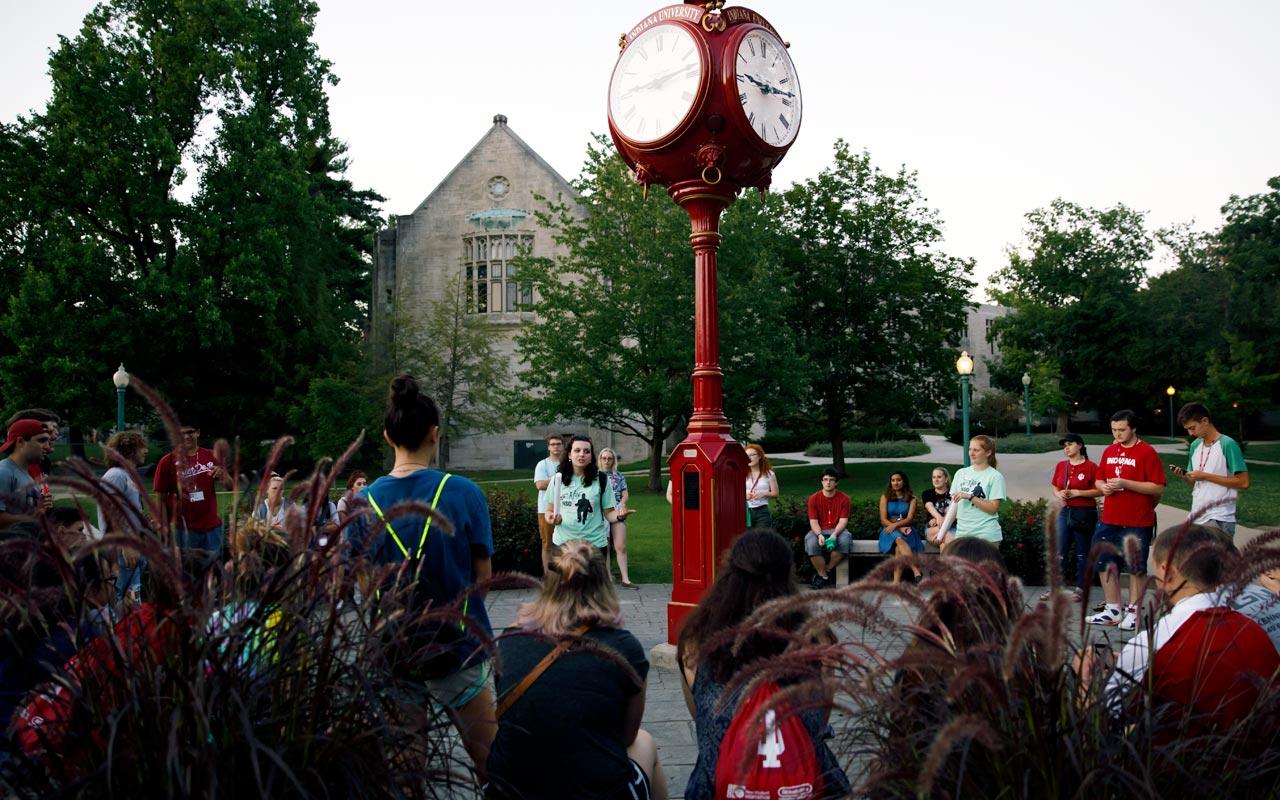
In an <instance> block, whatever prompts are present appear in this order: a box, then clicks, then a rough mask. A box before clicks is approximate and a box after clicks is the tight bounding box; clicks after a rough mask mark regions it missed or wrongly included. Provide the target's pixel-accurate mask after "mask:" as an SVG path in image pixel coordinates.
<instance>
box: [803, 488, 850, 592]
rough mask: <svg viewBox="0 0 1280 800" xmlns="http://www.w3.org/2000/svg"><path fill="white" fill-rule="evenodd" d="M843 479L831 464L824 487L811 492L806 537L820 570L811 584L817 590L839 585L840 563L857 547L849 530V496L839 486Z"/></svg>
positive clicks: (807, 547) (806, 546)
mask: <svg viewBox="0 0 1280 800" xmlns="http://www.w3.org/2000/svg"><path fill="white" fill-rule="evenodd" d="M839 481H840V476H838V475H836V471H835V470H834V469H831V468H830V467H828V468H827V469H825V470H823V471H822V489H821V490H820V491H817V492H814V493H813V494H811V495H809V532H808V533H806V534H805V536H804V552H805V554H806V555H808V556H809V562H810V563H812V564H813V568H814V569H815V570H817V572H816V574H815V575H814V576H813V580H812V581H811V582H810V583H809V585H810V586H812V587H813V588H815V589H821V588H822V587H824V586H834V585H835V583H836V566H837V565H838V564H839V563H840V562H841V561H843V560H845V559H846V558H848V556H849V551H850V550H852V549H853V534H851V533H849V530H848V528H849V495H847V494H845V493H844V492H842V491H840V490H839V489H837V488H836V484H837V483H839ZM828 558H830V561H829V562H828Z"/></svg>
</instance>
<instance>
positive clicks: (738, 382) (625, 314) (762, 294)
mask: <svg viewBox="0 0 1280 800" xmlns="http://www.w3.org/2000/svg"><path fill="white" fill-rule="evenodd" d="M574 189H575V191H577V192H578V194H579V198H580V200H578V201H577V202H575V201H574V200H573V199H566V198H551V199H549V200H548V202H547V207H546V208H545V209H542V210H539V211H536V212H535V213H536V215H537V217H538V220H539V222H540V223H541V224H542V225H544V226H546V227H547V228H549V229H550V230H552V231H554V233H555V239H556V242H557V243H558V244H559V245H561V246H562V247H563V248H564V253H565V255H564V256H563V257H562V258H534V257H524V258H521V259H519V260H518V261H517V269H518V270H519V271H520V274H521V275H522V276H524V277H526V278H527V279H528V280H529V281H530V283H531V284H532V285H533V287H534V290H535V294H534V298H535V303H534V309H533V310H534V311H536V313H537V314H538V316H539V321H538V323H537V324H536V325H529V326H526V327H524V328H523V329H521V331H520V332H519V333H518V334H517V342H518V345H519V348H520V352H521V354H522V355H523V356H524V358H525V361H526V363H527V368H526V369H525V370H524V371H523V372H522V373H521V374H520V376H519V387H518V388H517V390H516V391H515V392H513V393H512V394H511V400H510V408H511V410H512V413H513V414H514V415H515V416H517V417H519V418H522V419H529V420H535V421H539V422H544V423H549V422H553V421H556V420H564V419H583V420H587V421H589V422H591V423H592V424H594V425H598V426H600V427H603V428H606V429H608V430H612V431H616V432H619V433H623V434H629V435H633V436H636V437H638V438H640V439H641V440H643V441H644V442H645V443H646V444H648V446H649V482H648V483H649V489H650V490H651V491H659V490H660V489H661V482H660V480H659V474H660V470H661V468H662V445H663V441H664V440H665V439H666V438H667V437H668V436H670V435H671V434H672V433H674V432H677V431H679V430H680V429H681V428H682V427H683V425H684V424H685V422H686V421H687V418H688V415H689V413H690V410H691V404H692V394H691V388H690V377H689V376H690V371H691V369H692V367H693V317H694V314H693V269H692V265H693V254H692V251H691V250H690V249H689V218H688V216H687V215H686V214H685V212H684V211H683V210H681V209H680V208H678V207H677V206H676V205H675V204H674V203H672V202H671V201H670V200H669V199H667V198H665V197H661V196H654V197H649V198H648V199H647V200H646V199H645V198H644V196H643V194H642V190H641V188H640V186H639V185H637V184H636V183H635V181H634V180H633V179H632V178H631V175H630V173H629V172H628V170H627V169H626V166H625V165H624V164H623V163H622V161H621V159H620V158H618V156H617V155H615V154H613V148H612V147H611V146H610V145H609V144H608V143H607V142H606V141H605V140H604V139H603V138H597V139H596V140H595V141H594V142H593V143H592V144H590V145H589V146H588V148H587V159H586V163H585V164H584V166H583V170H582V173H581V175H580V177H579V178H578V179H577V180H576V181H574ZM770 219H771V212H770V210H769V207H768V206H766V204H765V203H764V202H763V201H761V200H759V199H757V198H752V197H747V198H744V199H742V200H739V201H738V202H736V203H735V204H734V205H733V206H731V207H730V209H729V211H728V212H727V213H726V214H725V216H724V221H723V224H722V231H723V243H722V246H721V251H720V258H719V272H718V278H719V300H720V344H721V351H720V352H721V364H722V365H723V367H724V370H725V406H726V409H725V410H726V413H727V415H728V416H729V418H730V420H731V422H732V424H733V425H734V427H735V429H737V430H740V431H741V430H745V429H746V428H749V427H750V424H751V422H752V421H756V420H758V419H760V416H761V408H762V406H763V404H764V402H765V399H766V397H767V396H768V395H779V396H782V397H786V396H787V395H788V394H790V393H794V392H796V391H798V389H799V381H798V380H797V379H796V378H795V366H796V358H795V351H794V348H793V346H792V344H791V341H792V340H791V337H790V333H789V328H788V324H787V322H786V320H785V317H784V305H783V302H784V294H783V291H781V290H780V286H782V285H783V284H784V282H783V281H780V280H779V277H780V275H779V258H778V256H777V252H778V245H777V243H776V242H775V241H774V236H775V233H774V230H773V227H772V226H771V225H770Z"/></svg>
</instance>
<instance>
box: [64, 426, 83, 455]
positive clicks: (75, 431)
mask: <svg viewBox="0 0 1280 800" xmlns="http://www.w3.org/2000/svg"><path fill="white" fill-rule="evenodd" d="M67 442H68V444H70V445H71V455H73V456H75V457H76V458H78V459H80V460H81V461H87V460H88V456H87V455H86V454H85V451H84V429H83V428H81V427H80V426H79V425H70V426H68V427H67Z"/></svg>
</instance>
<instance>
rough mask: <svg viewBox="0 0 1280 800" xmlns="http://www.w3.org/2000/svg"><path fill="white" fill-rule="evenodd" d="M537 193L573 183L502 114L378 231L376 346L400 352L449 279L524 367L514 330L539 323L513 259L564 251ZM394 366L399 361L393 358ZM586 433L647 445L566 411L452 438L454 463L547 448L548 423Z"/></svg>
mask: <svg viewBox="0 0 1280 800" xmlns="http://www.w3.org/2000/svg"><path fill="white" fill-rule="evenodd" d="M535 196H541V197H545V198H549V199H556V198H561V197H563V198H572V197H574V196H575V195H574V191H573V188H572V187H571V186H570V185H569V182H568V181H566V180H565V179H564V178H563V177H561V175H560V174H559V173H558V172H556V170H555V169H554V168H553V167H552V166H551V165H550V164H548V163H547V162H546V161H544V160H543V159H542V157H541V156H539V155H538V154H537V153H536V152H534V150H533V148H531V147H530V146H529V145H528V144H526V143H525V142H524V140H522V139H521V138H520V137H519V136H517V135H516V134H515V132H514V131H512V130H511V128H510V127H508V125H507V118H506V117H505V116H503V115H501V114H498V115H497V116H495V117H494V118H493V126H492V127H491V128H489V130H488V132H487V133H485V135H484V136H482V137H481V138H480V141H479V142H477V143H476V145H475V147H472V148H471V152H469V153H467V154H466V155H465V156H464V157H463V158H462V160H461V161H459V162H458V164H457V166H455V167H454V168H453V170H452V171H450V172H449V174H448V175H447V176H445V178H444V180H443V181H441V182H440V185H439V186H437V187H436V188H435V189H433V190H432V191H431V193H430V194H428V195H427V197H426V199H425V200H423V201H422V202H421V203H419V204H418V207H417V208H415V209H414V210H413V212H412V213H410V214H405V215H402V216H397V217H396V224H395V227H393V228H389V229H387V230H383V231H380V232H379V233H378V234H377V238H376V241H375V248H374V265H373V298H372V304H371V306H370V316H371V319H370V332H371V334H372V336H373V337H374V342H375V345H377V347H375V350H376V351H379V352H383V353H386V352H394V347H391V346H390V345H391V344H392V343H394V340H395V338H396V335H397V327H398V325H400V324H408V323H406V320H412V319H413V318H414V317H415V316H417V315H418V313H420V312H421V311H422V310H423V309H425V308H426V307H427V306H428V305H429V304H430V303H432V302H434V301H437V300H438V299H440V298H441V297H442V296H443V295H444V294H445V288H446V285H447V284H448V282H449V279H450V278H453V277H459V278H460V279H461V280H462V281H463V282H464V288H465V292H466V297H467V304H468V310H469V312H470V313H472V314H477V315H482V316H483V318H484V321H485V323H486V324H487V325H488V327H489V329H490V330H491V331H492V335H493V343H494V347H495V349H496V350H497V352H498V353H499V354H501V356H502V357H504V358H506V359H507V360H508V361H509V363H510V369H509V370H508V374H510V375H511V376H513V377H514V376H515V375H516V374H518V373H519V372H520V371H521V370H523V369H524V362H523V360H522V359H521V357H520V353H519V352H518V350H517V349H516V344H515V333H516V331H517V330H518V329H519V328H521V327H522V326H526V325H536V324H537V319H536V317H535V315H534V314H533V313H531V312H530V311H527V310H525V309H526V307H527V306H528V305H529V304H530V303H531V302H532V300H533V296H532V289H531V288H530V287H528V286H526V285H521V283H520V281H519V278H518V276H517V275H516V274H515V271H514V269H513V268H512V266H511V261H510V259H512V258H513V257H515V256H516V254H517V253H518V252H519V251H521V250H523V249H526V248H527V249H528V250H529V252H530V253H531V254H532V255H534V256H554V255H556V254H557V253H558V248H557V245H556V243H555V242H554V241H553V240H552V237H551V234H550V233H549V232H548V231H546V230H544V229H542V228H540V227H539V226H538V225H537V222H536V220H535V219H534V216H533V213H532V209H533V208H534V207H535V204H536V203H537V202H538V201H537V200H535ZM386 366H388V367H389V368H395V367H397V366H398V365H396V364H388V365H386ZM553 431H554V432H575V433H578V432H587V433H588V434H589V435H590V436H591V437H592V440H593V441H594V442H595V445H596V448H597V450H598V449H600V448H602V447H606V446H608V447H612V448H613V449H614V450H616V451H618V455H619V458H620V459H621V460H622V461H624V462H626V461H633V460H636V459H640V458H644V457H646V456H647V454H648V450H647V448H646V446H645V444H644V443H643V442H642V441H640V440H639V439H636V438H634V437H629V436H622V435H619V434H614V433H611V432H608V431H603V430H599V429H595V428H591V427H589V426H587V425H586V424H585V423H583V422H581V421H579V420H564V421H561V422H557V423H556V424H554V425H550V426H542V427H528V426H520V427H517V428H514V429H512V430H509V431H503V432H501V433H496V434H466V435H463V436H461V437H459V438H458V439H457V440H455V441H454V442H453V443H452V447H451V453H450V459H449V464H450V466H451V467H456V468H459V469H512V468H524V467H528V468H530V469H532V466H533V465H534V464H535V463H536V462H537V461H538V459H540V458H543V457H545V455H546V446H545V443H544V437H545V435H546V434H547V433H550V432H553Z"/></svg>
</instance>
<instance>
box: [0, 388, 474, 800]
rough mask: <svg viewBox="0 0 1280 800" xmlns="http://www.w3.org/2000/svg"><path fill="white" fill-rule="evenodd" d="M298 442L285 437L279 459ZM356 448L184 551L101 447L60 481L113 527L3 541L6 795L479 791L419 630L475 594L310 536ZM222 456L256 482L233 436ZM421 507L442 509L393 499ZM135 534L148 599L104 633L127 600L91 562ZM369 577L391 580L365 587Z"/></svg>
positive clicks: (0, 767)
mask: <svg viewBox="0 0 1280 800" xmlns="http://www.w3.org/2000/svg"><path fill="white" fill-rule="evenodd" d="M131 386H134V387H136V388H140V389H141V390H142V391H143V393H144V395H145V396H147V397H148V398H149V399H151V401H152V403H153V405H155V406H156V410H157V412H158V413H159V415H160V417H161V419H162V420H163V421H164V422H165V427H166V428H167V429H168V430H169V432H170V438H171V440H173V441H174V442H175V444H176V442H177V441H178V440H177V438H176V436H177V432H178V429H179V426H178V421H177V417H176V415H174V414H173V412H172V410H171V409H169V408H168V406H166V405H164V404H163V401H161V400H160V399H159V397H158V396H156V395H155V393H154V392H153V391H152V390H150V388H149V387H146V386H145V384H142V382H141V381H138V380H136V379H135V381H134V382H132V383H131ZM286 445H287V441H286V440H283V439H282V440H281V441H280V442H277V446H276V447H275V448H273V450H272V454H271V457H270V458H269V460H268V463H267V465H266V466H267V469H265V470H264V474H270V470H271V468H273V467H274V466H275V462H276V461H277V460H278V458H279V456H280V453H281V452H282V451H283V449H284V447H285V446H286ZM358 445H359V440H357V442H355V443H353V444H352V446H351V447H350V448H348V450H347V452H346V453H344V454H343V455H342V456H341V457H339V458H338V459H337V460H336V461H334V462H332V463H331V464H330V463H328V462H322V463H321V464H320V465H318V467H317V469H316V471H315V472H314V473H313V475H312V476H311V477H310V478H309V479H308V480H307V481H305V482H304V483H303V491H302V492H301V493H300V496H299V498H298V500H299V513H297V514H294V515H291V516H290V517H289V518H288V519H287V520H286V521H285V524H284V526H283V527H281V526H277V527H275V528H271V527H269V526H267V525H265V524H263V523H261V522H259V521H256V520H251V519H247V518H245V517H244V516H242V515H241V514H233V519H232V522H231V524H230V525H229V526H228V542H229V544H230V555H229V557H226V558H223V557H221V556H220V555H206V556H203V557H202V556H200V555H198V554H193V553H192V552H190V551H188V552H179V551H178V550H177V549H176V548H175V547H174V546H173V545H172V544H171V543H169V542H167V541H166V539H165V537H163V536H162V535H160V534H159V533H157V532H155V531H152V530H147V529H141V530H139V529H136V528H131V527H130V519H131V517H130V515H129V514H127V513H125V509H124V508H122V506H121V500H120V498H119V497H118V495H117V494H116V493H115V492H113V491H111V490H110V489H109V488H108V487H104V486H103V484H102V483H101V481H100V480H99V479H98V478H97V476H96V475H95V474H94V473H93V471H92V470H90V469H89V467H88V465H86V464H84V463H81V462H76V461H72V462H70V463H69V465H68V466H69V469H68V470H67V471H66V474H65V475H60V476H57V477H54V478H51V483H54V484H56V485H58V486H60V487H62V488H64V489H66V490H67V491H69V492H71V493H72V494H74V495H76V496H78V497H81V498H89V499H92V500H94V501H95V502H97V503H98V504H99V505H100V506H101V507H102V508H103V510H104V515H105V516H106V518H107V519H108V520H110V521H111V529H112V530H113V531H115V532H113V533H112V534H110V535H108V536H106V537H104V538H103V539H101V540H99V541H96V542H91V543H86V544H85V545H84V546H83V548H82V549H80V550H79V551H77V552H76V553H68V552H67V551H66V550H65V549H64V548H63V545H62V544H60V543H59V541H58V539H57V538H56V537H54V536H52V535H50V533H51V531H50V530H47V529H40V528H39V527H31V528H27V529H22V530H15V531H10V532H6V534H5V535H4V536H3V538H2V540H0V624H2V625H3V634H0V656H3V657H4V662H3V666H4V670H5V671H4V673H3V677H4V679H5V680H4V686H3V688H4V690H5V691H4V693H3V695H0V699H2V700H4V701H5V703H4V704H0V710H3V711H5V712H6V721H8V714H7V712H9V711H14V710H15V709H16V713H14V715H13V725H12V727H11V728H10V730H9V731H8V735H5V736H4V737H0V796H5V797H16V798H37V797H39V798H50V797H85V798H90V797H92V798H102V797H129V798H138V797H226V798H267V797H271V798H321V797H326V798H327V797H335V798H336V797H342V798H346V797H352V798H427V797H445V796H448V797H456V796H468V795H469V794H473V793H475V791H476V789H475V784H474V773H473V770H472V767H471V764H470V762H469V760H468V759H467V757H466V755H465V753H464V752H463V751H462V749H461V748H460V747H459V746H457V737H456V735H455V734H454V732H453V727H452V724H451V721H450V720H449V718H448V716H447V715H446V713H445V711H444V710H443V708H442V707H441V706H439V705H437V704H435V703H434V702H430V701H426V702H424V701H423V698H422V696H421V694H420V692H421V681H420V680H418V679H417V678H416V677H415V670H414V666H415V665H416V664H419V663H421V662H422V661H424V660H427V659H430V658H432V657H434V656H436V655H438V650H439V649H442V648H443V647H444V646H443V645H441V647H440V648H437V647H436V646H435V644H434V643H433V642H432V641H423V638H422V637H420V636H412V637H410V636H405V635H403V634H404V632H405V631H406V630H409V629H416V628H418V627H419V626H421V625H422V624H423V623H430V622H439V621H445V622H448V623H450V624H458V623H460V622H463V621H464V619H465V618H464V617H463V615H462V613H461V611H460V610H459V609H458V608H456V607H452V606H450V607H435V608H433V607H421V606H420V605H419V604H418V603H416V602H415V598H414V594H415V593H414V587H413V585H412V583H411V582H410V581H407V580H401V581H398V582H397V581H394V580H392V578H393V577H395V575H396V574H397V567H395V566H377V565H372V564H369V563H367V562H365V561H364V559H363V558H362V557H360V556H359V554H354V555H349V554H346V553H344V552H342V548H340V547H335V546H331V547H328V548H325V549H323V550H318V549H314V548H313V547H312V546H311V528H312V524H313V522H314V520H315V519H316V515H317V513H319V508H318V504H319V503H321V502H327V495H328V489H329V487H330V486H331V485H332V482H333V479H334V477H335V476H336V475H337V474H338V473H339V472H340V471H341V469H342V468H343V466H344V465H345V462H346V459H347V458H348V457H350V455H351V454H352V453H353V452H354V451H355V449H356V448H357V447H358ZM107 455H108V458H109V459H112V460H114V461H116V462H117V463H119V462H120V459H119V457H118V455H117V454H114V453H108V454H107ZM224 459H225V461H224V463H226V464H227V468H228V471H229V472H230V473H231V475H232V478H233V480H234V481H235V482H236V484H237V485H238V481H239V472H240V469H239V466H240V465H239V462H238V454H237V453H236V448H235V446H229V448H228V450H227V451H226V454H225V455H224ZM125 467H126V469H128V468H129V467H128V465H127V464H126V465H125ZM134 477H135V479H137V476H136V473H134ZM143 485H145V484H143ZM260 490H261V487H259V491H260ZM236 500H237V501H240V500H241V498H239V497H237V498H236ZM147 502H148V511H149V514H150V516H151V519H155V520H162V519H164V517H163V514H164V509H163V508H161V507H160V506H159V504H157V503H155V502H153V501H151V500H150V499H148V501H147ZM405 513H412V514H416V515H422V514H424V513H429V509H425V508H421V507H417V506H413V507H406V508H396V509H391V510H389V514H388V516H389V518H391V519H392V520H394V519H395V518H397V517H399V516H401V515H402V514H405ZM434 519H435V521H436V522H438V523H439V524H440V527H441V528H442V529H448V522H447V520H444V519H443V517H440V516H438V515H437V516H435V517H434ZM122 551H124V552H133V553H137V554H139V555H141V556H142V557H144V558H145V559H146V560H147V563H148V569H149V581H148V586H147V587H146V588H145V591H144V598H143V603H142V604H141V605H140V606H139V607H137V608H134V609H132V610H128V609H126V610H124V616H123V618H122V619H120V620H119V622H118V623H117V624H115V625H114V626H113V625H111V624H107V625H105V626H99V627H100V629H101V628H105V630H94V626H93V625H91V624H90V623H91V622H92V621H94V620H101V619H102V616H101V613H100V612H102V611H103V608H102V606H103V605H104V604H107V605H109V603H104V601H102V600H101V596H102V595H101V593H98V594H94V593H93V592H91V591H90V587H88V586H87V585H86V583H85V580H84V579H83V576H82V575H81V573H80V572H79V571H78V570H77V569H75V564H77V563H79V562H78V560H79V559H84V558H97V559H99V561H100V562H101V563H104V564H110V563H112V562H113V561H114V560H115V558H116V556H117V555H118V554H119V553H120V552H122ZM198 552H199V551H197V553H198ZM400 569H401V570H404V569H407V568H405V567H400ZM358 575H367V576H369V581H370V583H371V585H374V586H381V587H384V588H383V589H382V591H380V592H376V593H375V596H368V595H366V596H365V597H363V598H362V600H361V602H356V599H355V598H356V596H357V592H356V591H355V590H356V578H357V576H358ZM409 575H411V573H409ZM403 576H405V575H403V573H402V577H403ZM112 594H113V593H112ZM481 647H482V648H483V649H486V650H488V649H491V648H492V642H490V641H487V640H484V641H482V643H481ZM73 655H74V658H72V657H71V656H73ZM15 666H16V667H20V668H21V669H20V670H18V672H21V673H22V674H18V672H15V671H13V670H12V669H11V667H15ZM22 680H25V681H26V684H22ZM20 685H21V686H22V687H23V690H22V691H17V692H15V691H11V690H12V689H13V688H14V687H16V686H20Z"/></svg>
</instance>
